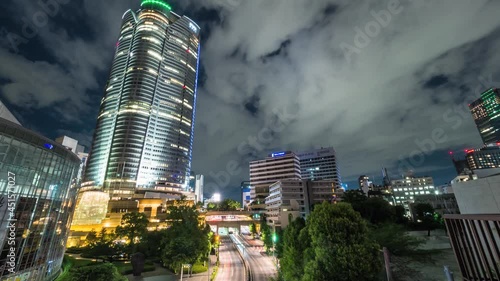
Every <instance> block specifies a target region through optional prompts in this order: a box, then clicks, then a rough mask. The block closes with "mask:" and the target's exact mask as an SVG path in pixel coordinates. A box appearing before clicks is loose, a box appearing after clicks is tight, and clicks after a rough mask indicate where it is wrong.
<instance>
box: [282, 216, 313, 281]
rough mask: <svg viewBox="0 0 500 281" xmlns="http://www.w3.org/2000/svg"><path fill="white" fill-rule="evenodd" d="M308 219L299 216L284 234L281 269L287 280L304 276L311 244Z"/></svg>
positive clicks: (298, 280)
mask: <svg viewBox="0 0 500 281" xmlns="http://www.w3.org/2000/svg"><path fill="white" fill-rule="evenodd" d="M305 227H306V221H305V220H304V219H303V218H301V217H299V218H297V219H295V220H294V221H292V222H291V223H290V224H289V225H288V227H287V228H286V229H285V232H284V234H283V239H282V240H283V257H282V258H281V260H280V262H281V270H282V274H283V277H284V279H285V280H288V281H300V280H302V276H304V267H305V260H306V259H305V254H306V250H307V249H308V248H309V246H310V239H309V235H308V233H307V230H306V229H305Z"/></svg>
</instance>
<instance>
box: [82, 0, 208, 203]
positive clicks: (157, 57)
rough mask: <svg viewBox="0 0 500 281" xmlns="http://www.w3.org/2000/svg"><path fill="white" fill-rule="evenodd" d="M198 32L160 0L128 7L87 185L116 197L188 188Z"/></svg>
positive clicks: (194, 103)
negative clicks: (134, 7) (146, 191)
mask: <svg viewBox="0 0 500 281" xmlns="http://www.w3.org/2000/svg"><path fill="white" fill-rule="evenodd" d="M199 32H200V28H199V26H198V25H197V24H196V23H195V22H194V21H192V20H191V19H189V18H188V17H186V16H180V15H177V14H176V13H174V12H173V11H172V10H171V7H170V6H169V5H168V4H167V3H165V2H164V1H162V0H143V1H142V4H141V8H140V9H139V10H137V11H132V10H128V11H126V12H125V14H124V15H123V21H122V26H121V30H120V35H119V39H118V42H117V43H116V51H115V56H114V59H113V63H112V67H111V72H110V75H109V80H108V82H107V84H106V87H105V92H104V97H103V99H102V101H101V107H100V110H99V115H98V117H97V125H96V130H95V133H94V139H93V142H92V148H91V151H90V155H89V159H88V164H87V168H86V172H85V177H84V183H83V184H82V190H103V191H105V192H108V193H109V195H110V199H111V200H113V199H120V198H131V197H132V196H133V193H134V192H136V191H137V190H143V191H144V190H162V191H167V192H168V191H172V192H182V191H186V190H187V189H188V185H189V175H190V170H191V158H192V144H193V130H194V123H195V112H196V110H195V107H196V89H197V75H198V62H199V53H200V33H199Z"/></svg>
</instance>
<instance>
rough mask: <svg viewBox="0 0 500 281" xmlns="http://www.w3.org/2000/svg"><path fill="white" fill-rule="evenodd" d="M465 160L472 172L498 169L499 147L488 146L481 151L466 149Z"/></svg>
mask: <svg viewBox="0 0 500 281" xmlns="http://www.w3.org/2000/svg"><path fill="white" fill-rule="evenodd" d="M465 152H466V156H465V157H466V160H467V164H468V167H470V169H471V170H472V171H476V170H483V169H495V168H500V147H499V146H498V145H497V144H489V145H487V146H484V147H483V148H481V149H467V150H466V151H465Z"/></svg>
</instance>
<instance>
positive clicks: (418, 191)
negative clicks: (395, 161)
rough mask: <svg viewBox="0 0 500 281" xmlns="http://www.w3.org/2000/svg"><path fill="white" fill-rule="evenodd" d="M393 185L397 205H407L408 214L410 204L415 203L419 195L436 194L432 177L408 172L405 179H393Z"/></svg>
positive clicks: (408, 212)
mask: <svg viewBox="0 0 500 281" xmlns="http://www.w3.org/2000/svg"><path fill="white" fill-rule="evenodd" d="M391 185H392V191H393V194H394V199H395V202H396V205H401V206H403V207H405V209H406V211H407V214H408V215H410V204H411V203H414V202H415V200H416V199H417V197H419V196H422V195H428V194H436V189H435V187H434V181H433V180H432V178H431V177H415V176H411V175H410V174H408V175H407V176H405V177H404V178H403V179H398V180H393V181H392V182H391Z"/></svg>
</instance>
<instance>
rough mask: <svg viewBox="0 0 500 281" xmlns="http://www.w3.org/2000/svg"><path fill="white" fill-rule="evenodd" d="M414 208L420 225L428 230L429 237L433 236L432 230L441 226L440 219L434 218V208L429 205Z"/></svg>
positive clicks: (422, 204) (418, 205)
mask: <svg viewBox="0 0 500 281" xmlns="http://www.w3.org/2000/svg"><path fill="white" fill-rule="evenodd" d="M413 208H414V210H415V216H416V219H417V220H418V221H419V224H420V225H422V227H424V228H425V229H426V230H427V236H431V230H434V229H436V228H438V227H439V226H440V223H439V220H440V218H439V216H437V217H435V216H434V208H433V207H432V205H431V204H428V203H419V204H415V206H414V207H413Z"/></svg>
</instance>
